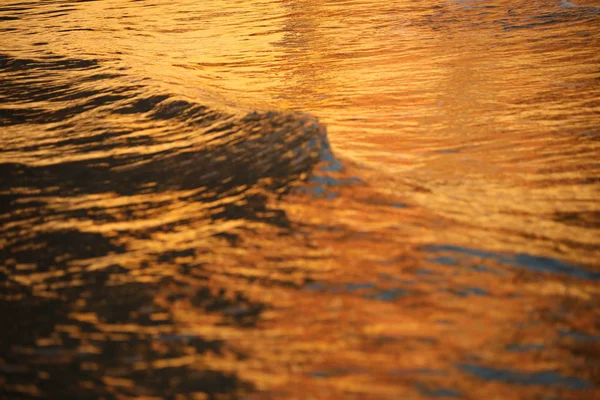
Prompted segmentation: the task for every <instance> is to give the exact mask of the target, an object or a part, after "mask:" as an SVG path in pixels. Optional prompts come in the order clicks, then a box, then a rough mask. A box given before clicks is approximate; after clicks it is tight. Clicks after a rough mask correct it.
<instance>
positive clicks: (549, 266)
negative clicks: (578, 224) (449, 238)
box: [423, 246, 600, 280]
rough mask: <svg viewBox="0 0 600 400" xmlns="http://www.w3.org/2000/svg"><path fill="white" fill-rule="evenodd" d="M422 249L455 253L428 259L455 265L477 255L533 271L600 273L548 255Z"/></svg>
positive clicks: (587, 276)
mask: <svg viewBox="0 0 600 400" xmlns="http://www.w3.org/2000/svg"><path fill="white" fill-rule="evenodd" d="M423 250H424V251H426V252H428V253H434V254H435V253H455V254H456V256H452V255H448V254H444V255H440V256H437V257H435V258H431V259H429V261H432V262H435V263H438V264H445V265H451V266H456V265H460V264H461V262H460V261H461V259H463V260H464V257H465V256H468V257H477V258H483V259H488V260H494V261H497V262H500V263H502V264H506V265H509V266H512V267H517V268H525V269H528V270H530V271H535V272H546V273H553V274H565V275H569V276H572V277H576V278H583V279H592V280H600V273H597V272H591V271H587V270H585V269H583V268H581V267H577V266H575V265H571V264H567V263H565V262H563V261H560V260H557V259H554V258H549V257H538V256H532V255H530V254H525V253H517V254H515V255H508V254H499V253H494V252H491V251H484V250H476V249H470V248H466V247H460V246H425V247H423ZM477 267H478V268H479V269H481V270H485V268H486V267H483V266H481V265H478V266H477Z"/></svg>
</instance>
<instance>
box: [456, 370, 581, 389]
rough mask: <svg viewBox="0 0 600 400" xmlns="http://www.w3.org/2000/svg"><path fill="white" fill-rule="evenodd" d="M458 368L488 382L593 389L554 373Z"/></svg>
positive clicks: (575, 379) (577, 380)
mask: <svg viewBox="0 0 600 400" xmlns="http://www.w3.org/2000/svg"><path fill="white" fill-rule="evenodd" d="M458 368H460V369H461V370H463V371H464V372H467V373H469V374H472V375H475V376H476V377H478V378H480V379H483V380H486V381H498V382H505V383H512V384H515V385H541V386H563V387H567V388H570V389H574V390H581V389H589V388H590V387H591V385H590V383H589V382H587V381H585V380H583V379H580V378H575V377H570V376H567V377H565V376H562V375H560V374H558V373H556V372H554V371H538V372H525V371H513V370H508V369H498V368H492V367H485V366H482V365H476V364H459V365H458Z"/></svg>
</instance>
